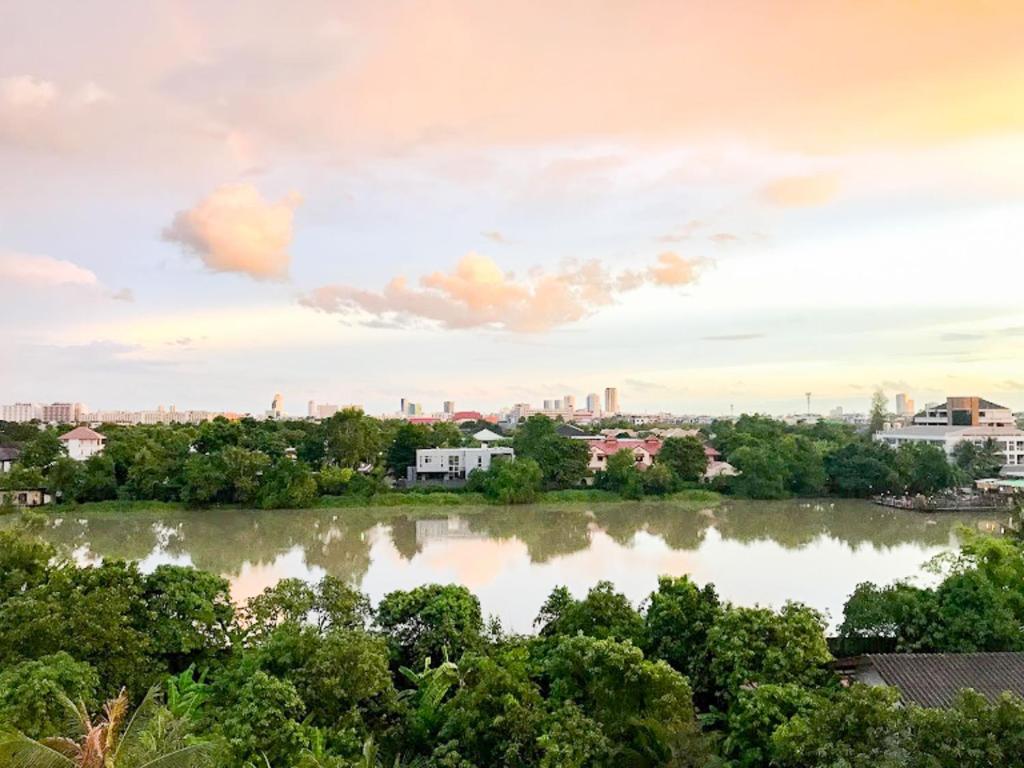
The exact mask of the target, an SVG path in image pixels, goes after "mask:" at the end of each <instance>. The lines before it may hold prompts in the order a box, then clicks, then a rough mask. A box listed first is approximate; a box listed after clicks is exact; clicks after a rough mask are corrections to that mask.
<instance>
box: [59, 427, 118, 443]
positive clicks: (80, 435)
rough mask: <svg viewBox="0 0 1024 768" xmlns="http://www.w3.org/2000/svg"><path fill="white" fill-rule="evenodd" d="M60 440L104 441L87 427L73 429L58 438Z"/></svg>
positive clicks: (103, 438)
mask: <svg viewBox="0 0 1024 768" xmlns="http://www.w3.org/2000/svg"><path fill="white" fill-rule="evenodd" d="M60 439H61V440H106V439H107V438H105V437H104V436H103V435H101V434H100V433H99V432H97V431H95V430H93V429H89V428H88V427H75V428H74V429H72V430H71V431H70V432H66V433H65V434H63V435H61V436H60Z"/></svg>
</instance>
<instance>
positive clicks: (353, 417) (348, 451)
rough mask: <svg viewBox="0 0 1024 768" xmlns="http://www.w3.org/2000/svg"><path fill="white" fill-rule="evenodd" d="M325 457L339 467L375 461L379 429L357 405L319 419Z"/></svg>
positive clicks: (378, 448) (377, 452) (373, 462)
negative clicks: (321, 426) (321, 424)
mask: <svg viewBox="0 0 1024 768" xmlns="http://www.w3.org/2000/svg"><path fill="white" fill-rule="evenodd" d="M323 430H324V445H325V451H324V453H325V458H326V461H327V462H328V463H330V464H334V465H336V466H339V467H350V468H352V469H359V467H360V466H362V465H363V464H376V463H377V459H378V456H379V454H380V449H381V430H380V425H379V423H378V422H377V421H376V419H371V418H370V417H368V416H367V415H366V414H365V413H363V412H362V411H361V410H359V409H358V408H346V409H345V410H343V411H339V412H338V413H336V414H334V415H333V416H331V418H329V419H327V420H326V421H325V422H324V423H323Z"/></svg>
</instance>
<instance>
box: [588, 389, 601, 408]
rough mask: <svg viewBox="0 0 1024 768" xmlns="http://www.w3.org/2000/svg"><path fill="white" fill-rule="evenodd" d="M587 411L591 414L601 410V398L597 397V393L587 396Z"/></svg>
mask: <svg viewBox="0 0 1024 768" xmlns="http://www.w3.org/2000/svg"><path fill="white" fill-rule="evenodd" d="M587 410H588V411H590V412H591V413H597V412H598V411H600V410H601V398H600V397H598V396H597V392H591V393H590V394H589V395H587Z"/></svg>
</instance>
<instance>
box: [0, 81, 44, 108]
mask: <svg viewBox="0 0 1024 768" xmlns="http://www.w3.org/2000/svg"><path fill="white" fill-rule="evenodd" d="M56 98H57V86H55V85H54V84H53V83H51V82H49V81H48V80H40V79H39V78H36V77H31V76H30V75H16V76H12V77H3V78H0V101H2V102H3V103H4V104H5V105H6V106H9V107H13V108H15V109H44V108H46V107H48V106H50V104H52V103H53V102H54V100H56Z"/></svg>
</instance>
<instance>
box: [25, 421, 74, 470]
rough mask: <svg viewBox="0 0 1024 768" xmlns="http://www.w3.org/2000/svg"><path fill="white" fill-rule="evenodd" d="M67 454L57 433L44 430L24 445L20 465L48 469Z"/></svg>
mask: <svg viewBox="0 0 1024 768" xmlns="http://www.w3.org/2000/svg"><path fill="white" fill-rule="evenodd" d="M66 454H67V451H65V450H64V444H63V443H62V442H61V441H60V438H59V436H58V434H57V432H56V431H55V430H52V429H42V430H39V431H38V432H36V434H35V435H34V436H33V437H32V439H30V440H28V441H27V442H25V444H24V445H22V447H21V456H20V457H19V458H18V463H19V464H21V465H22V466H23V467H27V468H34V469H46V468H47V467H49V466H50V465H51V464H53V463H54V462H55V461H57V459H59V458H60V457H61V456H65V455H66Z"/></svg>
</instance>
